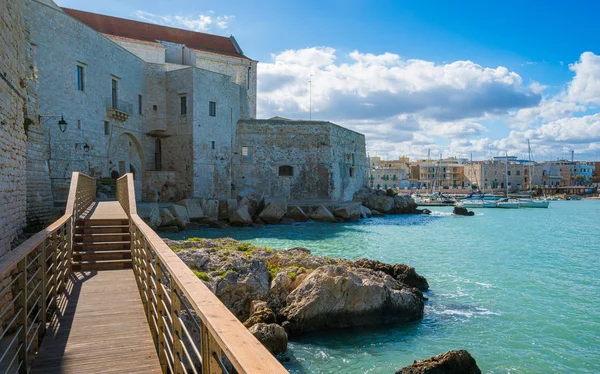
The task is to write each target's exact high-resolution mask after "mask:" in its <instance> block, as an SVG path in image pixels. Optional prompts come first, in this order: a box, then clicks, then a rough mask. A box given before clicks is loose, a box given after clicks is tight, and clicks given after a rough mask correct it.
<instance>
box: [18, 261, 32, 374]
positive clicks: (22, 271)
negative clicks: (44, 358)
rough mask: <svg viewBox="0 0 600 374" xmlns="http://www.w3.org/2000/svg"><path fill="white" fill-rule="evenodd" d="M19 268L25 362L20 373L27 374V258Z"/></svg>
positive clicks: (22, 359)
mask: <svg viewBox="0 0 600 374" xmlns="http://www.w3.org/2000/svg"><path fill="white" fill-rule="evenodd" d="M17 268H18V269H19V281H18V284H19V290H20V291H21V295H20V296H19V306H20V307H21V313H20V314H19V319H18V320H19V324H20V325H21V330H20V332H19V347H20V348H19V353H18V354H19V357H20V358H19V361H20V362H23V365H21V369H20V371H19V372H20V373H27V372H28V371H29V362H28V360H27V330H28V327H27V256H25V257H24V258H23V259H21V261H19V263H18V265H17Z"/></svg>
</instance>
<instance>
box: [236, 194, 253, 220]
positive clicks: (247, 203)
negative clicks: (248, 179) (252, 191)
mask: <svg viewBox="0 0 600 374" xmlns="http://www.w3.org/2000/svg"><path fill="white" fill-rule="evenodd" d="M242 207H246V208H247V209H248V214H249V215H250V217H254V216H255V215H256V213H258V201H257V200H256V199H252V198H250V199H249V198H247V197H242V198H241V199H240V200H239V201H238V209H240V208H242Z"/></svg>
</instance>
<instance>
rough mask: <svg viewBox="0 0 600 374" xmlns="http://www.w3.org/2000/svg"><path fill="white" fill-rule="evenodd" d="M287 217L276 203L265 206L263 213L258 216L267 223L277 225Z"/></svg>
mask: <svg viewBox="0 0 600 374" xmlns="http://www.w3.org/2000/svg"><path fill="white" fill-rule="evenodd" d="M283 216H285V211H284V210H282V209H281V208H280V207H279V205H277V204H275V203H269V204H267V206H265V209H263V211H262V212H260V214H259V215H258V218H260V219H262V220H263V221H265V222H266V223H270V224H275V223H279V221H281V219H282V218H283Z"/></svg>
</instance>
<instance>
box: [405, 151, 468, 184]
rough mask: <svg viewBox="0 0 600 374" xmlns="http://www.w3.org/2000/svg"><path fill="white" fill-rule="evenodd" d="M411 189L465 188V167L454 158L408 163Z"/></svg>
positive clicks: (466, 181)
mask: <svg viewBox="0 0 600 374" xmlns="http://www.w3.org/2000/svg"><path fill="white" fill-rule="evenodd" d="M410 180H411V184H412V187H414V188H417V189H420V188H425V189H432V188H433V189H438V188H440V189H450V188H459V187H465V186H466V185H468V183H469V181H468V180H467V179H466V178H465V165H464V164H463V163H462V161H461V160H458V159H456V158H454V157H452V158H446V159H443V160H418V161H415V162H411V163H410Z"/></svg>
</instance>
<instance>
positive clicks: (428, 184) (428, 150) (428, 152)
mask: <svg viewBox="0 0 600 374" xmlns="http://www.w3.org/2000/svg"><path fill="white" fill-rule="evenodd" d="M430 158H431V148H428V149H427V173H426V175H427V187H428V188H429V187H431V184H430V183H429V159H430Z"/></svg>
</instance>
